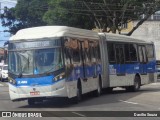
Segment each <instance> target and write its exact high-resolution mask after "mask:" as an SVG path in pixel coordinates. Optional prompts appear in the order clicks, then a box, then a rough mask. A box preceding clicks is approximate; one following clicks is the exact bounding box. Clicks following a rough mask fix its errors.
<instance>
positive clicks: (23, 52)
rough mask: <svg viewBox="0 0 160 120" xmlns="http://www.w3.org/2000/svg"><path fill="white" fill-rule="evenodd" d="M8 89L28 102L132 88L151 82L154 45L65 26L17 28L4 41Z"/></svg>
mask: <svg viewBox="0 0 160 120" xmlns="http://www.w3.org/2000/svg"><path fill="white" fill-rule="evenodd" d="M8 64H9V93H10V98H11V100H12V101H20V100H28V104H29V105H33V104H35V103H36V102H37V101H39V100H44V99H48V98H52V97H67V98H72V99H73V100H74V101H75V102H79V101H80V100H81V98H82V95H83V94H85V93H88V92H91V91H93V92H94V94H95V96H99V95H100V94H101V93H102V89H104V88H105V90H107V91H112V89H113V88H115V87H123V88H125V89H126V90H128V91H137V90H139V89H140V86H142V85H144V84H148V83H152V82H154V81H155V71H156V69H155V68H156V60H155V53H154V45H153V43H149V42H145V41H142V40H137V39H134V38H130V37H126V36H121V35H113V34H107V33H99V34H98V33H97V32H94V31H90V30H84V29H78V28H73V27H66V26H42V27H34V28H27V29H22V30H20V31H18V32H17V33H16V34H15V35H14V36H12V37H11V38H10V40H9V46H8Z"/></svg>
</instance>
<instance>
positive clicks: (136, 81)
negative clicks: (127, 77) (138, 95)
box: [132, 76, 141, 92]
mask: <svg viewBox="0 0 160 120" xmlns="http://www.w3.org/2000/svg"><path fill="white" fill-rule="evenodd" d="M140 87H141V82H140V78H139V77H138V76H135V79H134V85H133V87H132V90H133V91H134V92H136V91H138V90H139V89H140Z"/></svg>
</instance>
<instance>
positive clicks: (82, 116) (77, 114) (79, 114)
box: [72, 112, 86, 117]
mask: <svg viewBox="0 0 160 120" xmlns="http://www.w3.org/2000/svg"><path fill="white" fill-rule="evenodd" d="M72 113H73V114H76V115H79V116H82V117H86V116H85V115H83V114H80V113H77V112H72Z"/></svg>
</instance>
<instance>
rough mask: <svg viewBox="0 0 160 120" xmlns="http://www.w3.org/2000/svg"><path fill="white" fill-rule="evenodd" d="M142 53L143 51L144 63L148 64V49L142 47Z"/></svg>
mask: <svg viewBox="0 0 160 120" xmlns="http://www.w3.org/2000/svg"><path fill="white" fill-rule="evenodd" d="M142 51H143V57H144V63H146V62H147V58H146V49H145V47H144V46H143V47H142Z"/></svg>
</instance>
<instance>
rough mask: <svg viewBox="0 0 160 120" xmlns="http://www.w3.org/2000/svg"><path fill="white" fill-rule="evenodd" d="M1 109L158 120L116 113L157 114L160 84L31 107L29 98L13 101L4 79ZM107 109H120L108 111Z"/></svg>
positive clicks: (68, 116)
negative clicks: (149, 112) (131, 90)
mask: <svg viewBox="0 0 160 120" xmlns="http://www.w3.org/2000/svg"><path fill="white" fill-rule="evenodd" d="M0 111H20V112H22V111H39V112H41V111H48V112H46V113H44V115H48V116H54V119H55V118H56V120H64V119H65V120H72V119H73V120H75V119H77V120H80V119H83V120H89V119H92V120H97V119H98V120H102V119H103V120H106V119H109V120H117V119H118V120H143V119H144V120H146V119H148V120H159V119H160V117H134V116H133V117H114V116H117V115H118V116H121V115H122V116H123V114H127V112H128V111H134V112H135V114H136V113H137V112H138V113H139V111H140V112H141V111H153V113H155V114H156V113H157V112H156V111H160V83H153V84H150V85H145V86H142V88H141V90H140V91H139V92H126V91H125V90H124V89H121V88H116V89H114V91H113V92H112V93H110V94H103V95H102V96H100V97H94V96H93V95H92V94H86V95H84V96H83V101H82V102H80V103H78V104H72V103H71V102H70V101H69V100H67V99H62V98H54V99H51V100H48V101H44V103H37V104H36V105H34V106H28V104H27V101H20V102H12V101H11V100H10V98H9V93H8V84H7V82H3V83H0ZM50 111H52V112H50ZM53 111H55V112H53ZM57 111H59V112H57ZM60 111H61V112H60ZM84 111H89V112H84ZM90 111H95V112H90ZM96 111H105V112H96ZM106 111H109V112H111V111H119V112H117V113H116V112H113V113H109V112H106ZM120 111H126V113H125V112H122V113H120ZM159 113H160V112H159ZM107 114H108V115H111V114H113V115H111V117H102V116H107ZM141 115H143V114H141ZM1 119H8V118H0V120H1ZM16 119H17V118H16ZM23 119H24V118H23ZM27 119H28V118H26V120H27ZM43 119H44V118H43ZM45 119H50V118H45Z"/></svg>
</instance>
